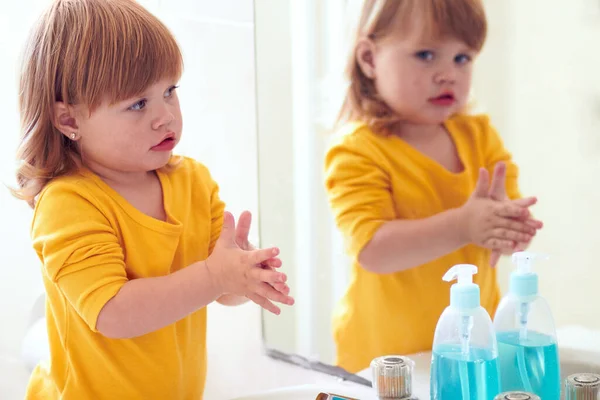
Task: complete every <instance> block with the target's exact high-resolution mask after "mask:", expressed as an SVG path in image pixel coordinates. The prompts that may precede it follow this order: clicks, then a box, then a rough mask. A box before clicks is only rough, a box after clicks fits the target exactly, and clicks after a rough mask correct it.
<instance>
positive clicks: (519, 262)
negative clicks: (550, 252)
mask: <svg viewBox="0 0 600 400" xmlns="http://www.w3.org/2000/svg"><path fill="white" fill-rule="evenodd" d="M547 259H548V256H546V255H542V254H535V253H530V252H527V251H520V252H517V253H514V254H513V256H512V261H513V263H514V264H515V265H516V269H515V271H513V272H512V273H511V275H510V292H511V293H513V294H515V295H516V296H519V297H529V296H536V295H537V294H538V292H539V283H538V274H537V273H536V272H534V270H533V264H534V263H535V261H536V260H547Z"/></svg>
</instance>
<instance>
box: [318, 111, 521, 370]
mask: <svg viewBox="0 0 600 400" xmlns="http://www.w3.org/2000/svg"><path fill="white" fill-rule="evenodd" d="M445 126H446V129H447V131H448V132H449V133H450V135H451V137H452V139H453V141H454V143H455V145H456V147H457V150H458V154H459V156H460V159H461V161H462V163H463V165H464V170H463V171H462V172H460V173H452V172H450V171H448V170H447V169H445V168H444V167H442V166H441V165H440V164H439V163H437V162H436V161H434V160H433V159H431V158H429V157H427V156H426V155H424V154H422V153H420V152H419V151H418V150H416V149H415V148H414V147H412V146H410V145H409V144H408V143H407V142H405V141H403V140H402V139H401V138H399V137H397V136H383V135H378V134H376V133H374V132H373V131H372V130H371V129H369V127H368V126H366V125H365V124H362V123H350V124H348V125H346V126H345V127H343V129H342V131H341V132H340V135H339V136H338V137H337V138H336V141H335V142H334V144H333V145H332V147H331V148H330V150H329V151H328V153H327V156H326V161H325V168H326V189H327V193H328V197H329V202H330V206H331V209H332V210H333V213H334V215H335V218H336V223H337V226H338V228H339V229H340V231H341V232H342V234H343V235H344V237H345V239H346V245H347V249H348V251H349V253H350V256H351V257H352V258H353V260H354V263H353V266H352V274H351V279H350V284H349V287H348V289H347V291H346V293H345V295H344V296H343V298H342V300H341V301H340V303H339V304H338V305H337V308H336V310H335V312H334V321H333V327H334V340H335V343H336V345H337V364H338V365H339V366H341V367H343V368H346V369H347V370H349V371H351V372H357V371H359V370H362V369H364V368H367V367H368V366H369V363H370V362H371V360H372V359H373V358H375V357H378V356H382V355H390V354H405V355H406V354H412V353H417V352H420V351H426V350H430V349H431V346H432V342H433V335H434V331H435V326H436V323H437V320H438V318H439V316H440V315H441V313H442V311H443V310H444V308H445V307H446V306H447V305H448V304H449V300H450V290H449V289H450V285H449V284H448V283H446V282H443V281H442V276H443V274H444V273H445V272H446V271H447V270H448V269H449V268H450V267H452V266H453V265H455V264H459V263H470V264H475V265H477V266H479V273H478V274H477V275H476V276H475V278H474V280H475V282H476V283H477V284H479V286H480V288H481V305H482V306H483V307H485V308H486V310H487V311H488V312H489V313H490V315H492V316H493V314H494V312H495V309H496V306H497V305H498V302H499V297H500V292H499V288H498V284H497V281H496V272H495V270H494V269H492V268H491V267H490V265H489V255H490V252H489V250H486V249H483V248H480V247H478V246H475V245H468V246H465V247H463V248H461V249H459V250H456V251H454V252H452V253H450V254H448V255H446V256H444V257H441V258H438V259H436V260H433V261H431V262H428V263H426V264H424V265H421V266H418V267H415V268H412V269H409V270H406V271H402V272H396V273H391V274H376V273H373V272H369V271H367V270H366V269H364V268H362V267H361V266H360V265H359V264H358V262H357V260H358V255H359V254H360V252H361V250H362V249H363V248H364V247H365V245H367V243H368V242H369V241H370V240H371V238H372V237H373V235H374V234H375V232H376V231H377V230H378V229H379V228H380V227H381V225H382V224H384V223H385V222H386V221H392V220H396V219H422V218H426V217H430V216H432V215H435V214H438V213H441V212H443V211H446V210H449V209H452V208H456V207H460V206H461V205H463V204H464V203H465V202H466V201H467V200H468V198H469V196H470V195H471V193H472V192H473V190H474V188H475V184H476V182H477V176H478V170H479V168H480V167H485V168H487V169H489V170H490V172H492V171H493V168H494V165H495V164H496V163H497V162H499V161H505V162H507V172H506V175H507V179H506V181H507V184H506V188H507V193H508V195H509V197H510V198H517V197H519V191H518V186H517V175H518V170H517V167H516V166H515V165H514V163H512V161H511V155H510V154H509V153H508V152H507V151H506V149H505V148H504V146H503V143H502V141H501V139H500V137H499V136H498V134H497V133H496V131H495V130H494V129H493V128H492V126H491V125H490V123H489V120H488V118H487V117H485V116H464V115H463V116H456V117H453V118H452V119H450V120H449V121H447V122H446V124H445Z"/></svg>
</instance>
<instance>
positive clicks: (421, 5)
mask: <svg viewBox="0 0 600 400" xmlns="http://www.w3.org/2000/svg"><path fill="white" fill-rule="evenodd" d="M415 18H423V19H424V21H423V22H424V34H426V35H428V36H430V37H432V38H440V37H446V36H453V37H456V38H458V39H459V40H462V41H463V42H464V43H466V44H467V46H469V47H470V48H472V49H473V50H475V51H477V52H479V51H480V50H481V48H482V47H483V44H484V42H485V38H486V35H487V20H486V16H485V11H484V8H483V4H482V3H481V0H365V1H364V4H363V7H362V12H361V14H360V18H359V20H358V24H357V27H356V36H355V39H354V44H353V46H352V47H351V52H350V55H349V58H348V64H347V66H346V78H347V79H348V80H349V86H348V89H347V93H346V95H345V98H344V102H343V104H342V108H341V110H340V113H339V114H338V120H337V124H338V125H341V124H343V123H345V122H348V121H356V120H359V121H363V122H365V123H367V124H368V125H369V126H370V127H371V128H372V129H373V130H374V131H376V132H379V133H386V132H389V131H390V128H392V127H393V126H394V125H396V124H398V123H399V122H401V121H402V118H401V116H398V115H396V114H395V113H394V112H393V111H392V110H391V109H390V108H389V107H388V106H387V105H386V104H385V103H384V102H383V100H382V99H380V98H379V95H378V94H377V90H376V89H375V83H374V81H373V80H372V79H370V78H368V77H367V76H366V75H365V74H364V73H363V71H362V70H361V68H360V65H359V64H358V62H357V59H356V58H357V54H356V52H357V47H358V44H359V42H360V41H361V40H362V39H364V38H369V39H370V40H373V41H375V42H377V41H380V40H383V39H385V38H387V37H388V36H389V35H390V34H392V33H395V32H398V31H400V32H403V31H402V29H405V30H407V29H410V27H411V20H414V19H415Z"/></svg>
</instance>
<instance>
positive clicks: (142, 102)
mask: <svg viewBox="0 0 600 400" xmlns="http://www.w3.org/2000/svg"><path fill="white" fill-rule="evenodd" d="M146 102H147V100H146V99H142V100H140V101H138V102H137V103H135V104H133V105H132V106H131V107H129V109H130V110H131V111H140V110H142V109H143V108H144V107H146Z"/></svg>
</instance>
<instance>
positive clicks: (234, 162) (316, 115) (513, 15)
mask: <svg viewBox="0 0 600 400" xmlns="http://www.w3.org/2000/svg"><path fill="white" fill-rule="evenodd" d="M49 1H50V0H22V1H20V2H1V3H0V54H1V61H2V62H1V63H0V85H1V87H2V88H3V89H4V90H5V94H4V96H0V110H1V111H0V113H1V114H0V115H1V120H2V122H3V130H4V132H5V134H4V137H3V145H2V146H0V178H1V179H2V181H3V182H5V183H9V184H10V183H12V179H13V178H12V168H13V167H14V164H13V159H14V149H15V147H16V144H17V132H18V115H17V109H16V106H17V104H16V96H17V81H16V76H17V66H18V63H17V60H18V56H19V51H20V48H21V46H22V44H23V41H24V40H25V37H26V34H27V31H28V29H29V27H30V26H31V23H32V22H33V20H34V18H35V17H36V16H37V15H39V12H40V10H41V9H43V8H44V7H45V6H46V5H47V4H48V3H49ZM140 2H141V3H142V4H144V5H145V6H147V7H148V8H149V9H150V10H151V11H152V12H154V13H155V14H156V15H157V16H158V17H159V18H161V19H162V20H163V21H164V22H165V23H166V24H167V25H168V26H169V27H170V28H171V29H172V30H173V32H174V33H175V35H176V36H177V39H178V41H179V42H180V44H181V46H182V49H183V52H184V58H185V68H186V71H185V74H184V76H183V79H182V81H181V89H180V91H179V93H180V97H181V104H182V111H183V114H184V118H185V133H186V134H185V135H184V137H183V141H182V143H181V144H180V146H179V147H178V149H177V150H178V151H179V152H180V153H183V154H185V155H189V156H192V157H195V158H197V159H199V160H202V161H203V162H204V163H206V164H207V165H208V166H209V167H210V168H211V171H212V172H213V174H214V176H215V178H216V179H217V181H219V182H220V184H221V190H222V197H223V198H224V199H225V200H226V201H227V203H228V206H229V209H230V210H231V211H232V212H233V213H234V214H236V215H238V214H239V213H240V212H241V211H242V210H244V209H249V210H250V211H252V212H253V213H254V214H255V215H256V216H257V217H258V218H257V219H255V221H256V222H259V224H260V234H259V229H258V225H257V224H255V225H254V227H253V231H252V236H253V238H254V241H255V242H258V241H259V240H260V242H261V243H262V244H264V245H266V244H277V245H279V246H280V247H281V249H282V257H283V259H284V262H285V267H284V268H285V272H286V273H288V275H289V276H290V283H291V286H292V290H293V293H294V295H295V296H296V299H297V303H296V306H295V307H293V308H286V309H284V312H283V314H282V315H281V316H280V317H278V318H275V317H273V316H271V315H268V314H261V312H260V310H259V309H258V308H257V307H255V306H254V305H253V304H247V305H244V306H242V307H239V308H235V309H229V308H225V307H221V306H218V305H214V306H212V305H211V306H210V307H209V310H210V311H209V343H208V348H209V379H208V385H207V393H206V398H207V399H225V398H230V397H228V394H231V393H232V392H231V390H232V387H235V385H231V384H230V383H229V382H228V381H227V378H226V377H227V376H228V375H227V372H228V371H229V369H228V368H230V367H231V360H232V358H230V359H229V362H228V357H230V356H231V357H234V356H238V355H239V353H243V354H257V355H258V354H260V351H261V346H262V345H263V341H262V337H261V335H262V336H264V343H265V345H266V347H268V348H271V349H278V350H282V351H285V352H289V353H295V354H301V355H304V356H307V357H311V358H314V359H318V360H321V361H323V362H331V360H332V355H333V343H332V341H331V334H330V316H331V310H332V308H333V305H334V303H335V301H336V300H337V299H338V298H339V296H340V295H341V294H342V292H343V289H344V287H345V284H346V280H347V274H348V271H349V268H348V263H347V260H346V258H345V256H344V254H343V249H342V247H341V240H340V238H339V236H338V235H337V233H336V232H335V229H334V227H333V224H332V220H331V217H330V215H329V211H328V209H327V204H326V202H325V197H324V193H323V189H322V177H321V169H322V168H321V165H322V164H321V163H322V154H323V151H324V149H325V145H326V140H327V136H326V129H327V127H328V124H329V123H330V122H331V116H332V113H334V112H335V110H336V107H337V104H338V101H339V99H338V98H337V97H336V94H337V93H339V92H340V87H341V85H343V82H341V81H340V79H339V78H340V76H339V71H341V68H343V64H344V62H345V58H346V54H345V44H346V43H345V40H344V39H345V38H346V36H345V30H344V27H345V25H346V23H347V21H348V18H351V16H352V14H353V11H354V10H355V9H356V4H355V3H356V2H357V1H356V0H303V1H294V0H255V1H252V0H220V1H211V0H169V1H165V0H162V1H161V0H142V1H140ZM485 3H486V6H487V10H488V17H489V20H490V34H489V40H488V42H487V45H486V48H485V50H484V53H483V54H482V56H481V58H480V60H479V61H478V66H477V68H476V71H477V76H476V80H475V96H476V99H477V102H478V106H479V107H480V108H481V109H482V110H484V111H486V112H488V113H489V114H490V115H491V117H492V120H493V122H494V123H495V125H496V126H497V128H498V129H499V131H500V132H501V134H502V136H503V138H504V140H505V142H506V145H507V146H508V147H509V148H510V149H511V150H512V151H513V154H514V156H515V158H516V160H517V162H518V163H519V165H520V167H521V171H522V181H521V185H522V188H523V191H524V192H525V193H527V194H532V195H537V196H539V198H540V202H539V205H538V206H536V210H535V212H536V215H537V216H539V218H540V219H542V220H543V221H544V222H545V223H546V227H545V228H544V230H543V231H542V232H540V234H539V237H538V238H537V239H536V241H535V245H534V246H533V248H532V249H534V250H538V251H541V252H545V253H548V254H550V255H551V256H552V258H551V259H550V260H549V261H547V262H545V263H544V264H540V266H539V267H540V269H539V270H540V273H541V275H540V278H541V292H542V294H543V295H544V296H546V297H547V299H548V300H549V302H550V304H551V306H552V308H553V312H554V316H555V318H556V320H557V325H558V326H559V327H561V329H562V331H561V332H562V334H563V337H564V338H566V340H570V341H572V342H573V343H574V345H578V346H582V347H584V348H589V349H596V350H598V351H600V335H597V334H596V335H595V336H596V337H597V338H594V332H600V313H599V312H598V311H597V310H596V305H595V302H594V301H593V300H592V299H593V298H594V295H595V294H596V293H597V287H598V283H597V282H598V281H599V280H600V270H599V269H598V267H597V266H596V259H597V251H596V248H597V245H598V240H599V239H598V234H597V229H596V227H597V226H598V221H597V219H600V216H598V215H597V213H595V212H594V211H595V205H597V204H600V202H599V200H600V189H599V188H598V186H597V184H596V181H597V179H596V177H597V176H598V172H600V171H599V170H600V76H599V75H598V72H597V71H599V70H600V68H599V67H600V53H598V51H596V50H597V49H596V48H595V47H597V43H599V39H600V4H599V3H598V2H597V1H596V0H573V1H571V2H569V3H568V6H567V3H565V2H563V1H559V0H551V1H548V0H545V1H544V0H527V1H522V0H521V1H517V0H502V1H498V0H485ZM292 16H293V18H292ZM30 218H31V210H30V209H29V208H28V207H27V206H26V205H25V204H24V203H23V204H22V203H20V202H18V201H17V200H15V199H14V198H12V197H11V195H10V194H9V192H8V191H7V190H0V239H1V240H0V253H1V254H2V264H3V267H2V279H0V321H1V322H0V399H3V400H4V399H9V400H12V399H19V398H23V393H24V388H25V385H26V383H27V377H28V368H30V362H31V360H30V358H28V357H24V356H23V354H22V351H23V347H22V346H23V340H24V339H25V338H26V335H27V334H28V332H30V330H29V329H30V328H31V326H32V325H31V324H32V323H33V322H34V321H33V320H32V314H33V315H34V316H35V315H38V316H39V309H36V307H35V306H34V305H35V302H36V300H37V299H39V297H40V295H41V294H42V293H43V287H42V284H41V279H40V276H39V274H40V272H39V262H38V259H37V257H36V256H35V254H34V253H33V251H32V249H31V244H30V242H29V222H30ZM509 271H510V266H509V265H508V263H507V262H506V260H505V261H503V264H502V265H501V267H500V268H499V273H500V276H501V280H502V282H503V287H504V288H505V287H506V281H507V276H508V272H509ZM261 315H262V318H261ZM261 322H262V325H261ZM28 338H31V337H28ZM42 340H43V339H42ZM28 343H30V344H31V342H28ZM34 343H37V345H39V346H40V347H43V342H39V341H38V342H35V341H34ZM249 349H250V350H249ZM255 369H256V371H252V372H250V373H249V374H246V376H245V379H244V382H245V384H247V386H246V387H245V389H246V390H249V391H251V390H252V389H259V388H258V386H256V385H258V383H257V382H259V381H260V379H259V376H260V375H261V374H262V375H264V374H265V372H264V370H262V371H261V368H260V366H259V367H257V368H255ZM268 379H269V381H271V382H270V384H277V383H281V384H283V383H284V381H285V379H287V378H286V377H285V376H283V375H277V373H276V372H273V373H272V374H271V375H268ZM239 382H241V381H239ZM239 382H238V385H241V384H242V383H239ZM253 384H254V385H255V386H254V387H253V386H252V385H253ZM228 390H229V391H228Z"/></svg>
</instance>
